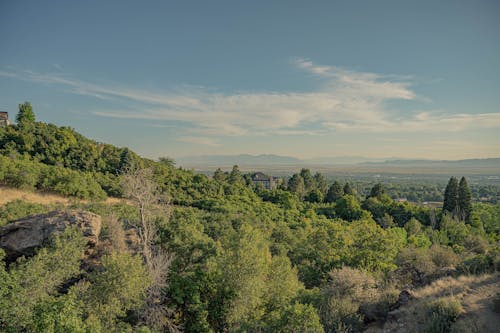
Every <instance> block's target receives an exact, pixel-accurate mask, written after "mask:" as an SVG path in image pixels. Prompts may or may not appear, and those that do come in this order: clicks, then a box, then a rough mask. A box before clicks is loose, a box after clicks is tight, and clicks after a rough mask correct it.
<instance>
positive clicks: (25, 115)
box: [16, 102, 35, 126]
mask: <svg viewBox="0 0 500 333" xmlns="http://www.w3.org/2000/svg"><path fill="white" fill-rule="evenodd" d="M16 121H17V123H18V124H19V125H20V126H24V125H27V124H32V123H34V122H35V113H34V112H33V108H32V107H31V104H30V102H24V103H23V104H19V112H18V113H17V116H16Z"/></svg>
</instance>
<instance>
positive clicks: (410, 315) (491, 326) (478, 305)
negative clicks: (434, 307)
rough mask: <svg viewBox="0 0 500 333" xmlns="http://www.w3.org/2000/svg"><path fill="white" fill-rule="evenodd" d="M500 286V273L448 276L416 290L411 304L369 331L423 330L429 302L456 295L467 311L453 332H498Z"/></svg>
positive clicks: (427, 321) (393, 313)
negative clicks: (497, 300)
mask: <svg viewBox="0 0 500 333" xmlns="http://www.w3.org/2000/svg"><path fill="white" fill-rule="evenodd" d="M498 290H500V275H499V274H498V273H495V274H485V275H463V276H459V277H457V278H452V277H445V278H442V279H439V280H437V281H435V282H433V283H431V284H430V285H428V286H425V287H423V288H420V289H416V290H412V291H411V294H412V296H413V297H414V298H413V299H412V300H411V301H410V302H409V303H408V304H407V305H405V306H403V307H401V308H399V309H397V310H394V311H393V312H391V313H390V314H389V317H388V318H389V319H388V320H387V322H386V323H385V324H384V325H383V326H382V327H375V326H373V327H370V328H369V329H368V330H367V331H366V332H372V333H375V332H398V333H399V332H401V333H402V332H422V331H424V330H425V328H426V325H428V323H429V319H430V318H429V315H428V305H429V304H430V303H431V302H433V301H436V300H438V299H441V300H445V299H453V300H456V301H458V302H459V303H460V305H461V307H462V308H463V312H462V313H461V315H460V316H459V318H458V320H457V321H456V322H455V323H454V324H453V325H452V326H451V332H486V333H488V332H492V333H493V332H498V323H500V314H499V313H496V312H495V311H494V302H493V301H494V298H495V297H496V294H497V291H498Z"/></svg>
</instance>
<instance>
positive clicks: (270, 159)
mask: <svg viewBox="0 0 500 333" xmlns="http://www.w3.org/2000/svg"><path fill="white" fill-rule="evenodd" d="M176 163H177V164H178V165H180V166H183V167H187V168H189V167H195V168H196V167H221V168H224V167H230V166H233V165H238V166H242V167H244V166H340V165H344V166H346V165H356V166H361V167H366V168H371V167H400V168H440V167H443V168H461V167H463V168H479V169H482V168H488V169H491V168H494V169H496V168H498V169H499V170H500V158H486V159H466V160H424V159H408V160H405V159H397V158H391V157H387V158H368V157H362V156H341V157H324V158H312V159H299V158H295V157H290V156H280V155H272V154H263V155H250V154H241V155H204V156H188V157H182V158H178V159H176Z"/></svg>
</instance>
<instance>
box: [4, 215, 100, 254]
mask: <svg viewBox="0 0 500 333" xmlns="http://www.w3.org/2000/svg"><path fill="white" fill-rule="evenodd" d="M73 225H74V226H77V227H78V228H79V229H81V230H82V231H83V236H84V237H85V238H86V239H87V241H88V246H89V247H95V246H96V245H97V242H98V237H99V233H100V232H101V217H100V216H99V215H96V214H94V213H91V212H86V211H75V210H69V211H53V212H50V213H47V214H41V215H34V216H28V217H25V218H23V219H20V220H17V221H15V222H12V223H9V224H7V225H5V226H3V227H0V247H1V248H2V249H4V250H5V252H6V254H7V261H13V260H15V259H16V258H17V257H20V256H23V255H26V256H29V255H32V254H33V253H34V251H35V249H37V248H39V247H42V246H44V244H45V243H46V242H47V241H48V240H49V239H50V237H51V236H52V235H53V234H54V233H60V232H62V231H64V230H65V229H66V228H67V227H69V226H73Z"/></svg>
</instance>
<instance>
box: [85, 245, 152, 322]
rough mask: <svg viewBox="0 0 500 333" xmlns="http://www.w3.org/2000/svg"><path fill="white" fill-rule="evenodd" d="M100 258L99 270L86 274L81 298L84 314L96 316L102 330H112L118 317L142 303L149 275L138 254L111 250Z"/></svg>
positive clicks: (149, 279) (90, 316)
mask: <svg viewBox="0 0 500 333" xmlns="http://www.w3.org/2000/svg"><path fill="white" fill-rule="evenodd" d="M101 261H102V269H101V270H100V271H96V272H93V273H92V274H91V275H90V276H89V277H88V282H87V285H86V286H84V288H82V289H83V290H80V293H81V295H80V298H81V299H82V300H83V301H84V303H85V310H86V314H87V316H88V317H89V318H93V320H96V319H97V320H98V322H99V326H100V327H101V328H102V330H103V331H104V332H114V331H115V330H116V328H117V320H118V319H119V318H120V317H124V316H125V314H126V313H127V311H128V310H131V309H134V308H135V309H137V308H138V307H140V306H141V304H142V300H143V299H144V297H145V293H146V290H147V288H148V287H149V285H150V283H151V278H150V277H149V276H148V273H147V271H146V269H145V267H144V265H143V264H142V259H141V258H140V257H139V256H130V255H129V254H127V253H112V254H111V255H106V256H104V257H102V259H101Z"/></svg>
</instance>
